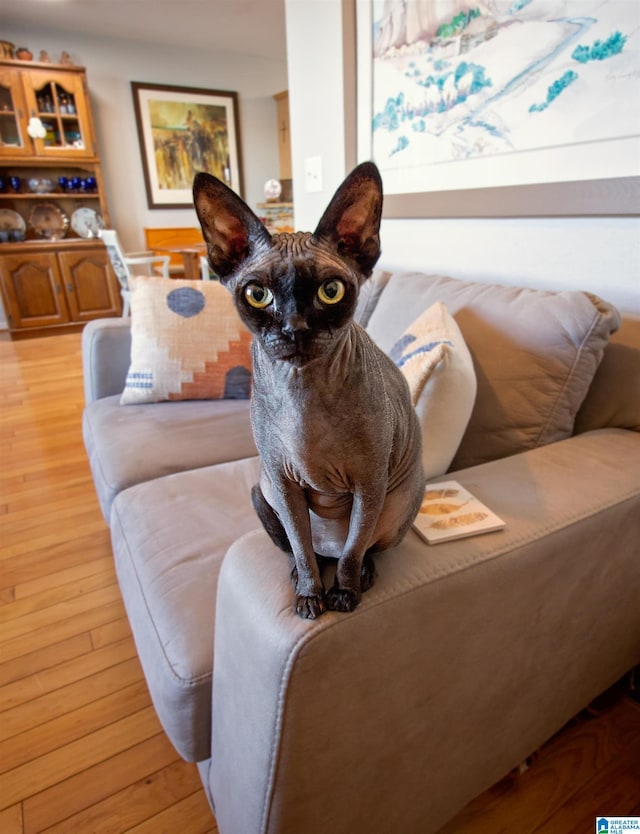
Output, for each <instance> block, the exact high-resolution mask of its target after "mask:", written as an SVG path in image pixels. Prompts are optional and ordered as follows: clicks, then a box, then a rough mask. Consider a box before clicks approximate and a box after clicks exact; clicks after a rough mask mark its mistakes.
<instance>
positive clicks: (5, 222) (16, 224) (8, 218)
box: [0, 209, 27, 232]
mask: <svg viewBox="0 0 640 834" xmlns="http://www.w3.org/2000/svg"><path fill="white" fill-rule="evenodd" d="M26 228H27V224H26V223H25V222H24V217H23V216H22V215H21V214H18V212H17V211H11V209H0V229H2V230H3V231H5V232H15V231H19V232H24V231H26Z"/></svg>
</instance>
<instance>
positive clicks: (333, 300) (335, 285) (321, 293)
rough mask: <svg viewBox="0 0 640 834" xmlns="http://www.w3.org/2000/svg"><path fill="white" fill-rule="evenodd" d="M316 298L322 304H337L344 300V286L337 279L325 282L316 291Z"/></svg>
mask: <svg viewBox="0 0 640 834" xmlns="http://www.w3.org/2000/svg"><path fill="white" fill-rule="evenodd" d="M318 298H319V299H320V301H322V303H323V304H337V303H338V301H342V299H343V298H344V284H343V283H342V281H338V280H337V278H332V279H331V280H330V281H325V282H324V284H321V286H320V288H319V290H318Z"/></svg>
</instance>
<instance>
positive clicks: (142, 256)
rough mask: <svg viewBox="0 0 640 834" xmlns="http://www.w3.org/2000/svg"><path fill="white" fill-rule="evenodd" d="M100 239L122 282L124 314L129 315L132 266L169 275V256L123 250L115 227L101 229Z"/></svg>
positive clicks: (153, 272)
mask: <svg viewBox="0 0 640 834" xmlns="http://www.w3.org/2000/svg"><path fill="white" fill-rule="evenodd" d="M99 235H100V239H101V240H102V242H103V243H104V245H105V247H106V250H107V254H108V256H109V260H110V261H111V266H112V267H113V271H114V272H115V275H116V278H117V279H118V283H119V284H120V295H121V296H122V315H123V317H125V316H128V315H129V313H130V311H131V290H130V287H129V281H130V279H131V277H132V275H133V274H134V273H133V272H132V270H131V269H130V267H132V266H133V267H136V268H137V267H144V268H145V270H146V274H147V275H157V276H162V277H163V278H168V277H169V256H168V255H154V254H153V252H129V253H125V252H123V251H122V246H121V245H120V241H119V240H118V235H117V233H116V232H115V231H114V230H113V229H101V230H100V232H99Z"/></svg>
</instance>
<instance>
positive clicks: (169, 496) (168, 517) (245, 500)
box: [111, 457, 286, 761]
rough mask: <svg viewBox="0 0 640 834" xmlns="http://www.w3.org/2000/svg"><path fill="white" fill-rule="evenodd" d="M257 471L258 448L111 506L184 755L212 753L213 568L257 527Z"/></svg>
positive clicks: (141, 631)
mask: <svg viewBox="0 0 640 834" xmlns="http://www.w3.org/2000/svg"><path fill="white" fill-rule="evenodd" d="M258 474H259V458H257V457H254V458H250V459H247V460H243V461H234V462H231V463H223V464H219V465H218V466H210V467H205V468H202V469H198V470H194V471H192V472H180V473H176V474H174V475H170V476H168V477H166V478H160V479H158V480H155V481H149V482H147V483H143V484H138V485H137V486H134V487H131V488H130V489H127V490H125V491H124V492H121V493H120V495H118V497H117V498H116V500H115V501H114V504H113V508H112V514H111V533H112V542H113V552H114V557H115V565H116V572H117V574H118V581H119V584H120V588H121V591H122V596H123V599H124V604H125V607H126V610H127V616H128V618H129V622H130V623H131V628H132V631H133V634H134V638H135V642H136V648H137V650H138V654H139V656H140V661H141V663H142V667H143V669H144V673H145V677H146V679H147V683H148V686H149V690H150V692H151V697H152V699H153V703H154V706H155V708H156V711H157V713H158V717H159V718H160V721H161V723H162V725H163V727H164V730H165V732H166V733H167V735H168V736H169V739H170V740H171V742H172V743H173V745H174V746H175V748H176V750H177V751H178V753H180V755H181V756H183V757H184V758H185V759H187V760H189V761H201V760H204V759H207V758H208V757H209V755H210V744H211V675H212V668H213V625H214V617H215V605H216V590H217V583H218V573H219V571H220V565H221V563H222V560H223V558H224V555H225V553H226V551H227V549H228V548H229V546H230V545H231V544H232V543H233V542H234V541H235V540H236V539H237V538H238V537H239V536H241V535H243V534H244V533H246V532H249V531H251V530H253V529H256V528H259V527H260V522H259V520H258V518H257V516H256V514H255V512H254V510H253V507H252V506H251V497H250V491H251V487H252V486H253V484H255V483H256V482H257V480H258ZM282 558H283V559H285V561H286V558H285V556H284V555H283V557H282Z"/></svg>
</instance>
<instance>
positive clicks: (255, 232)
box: [193, 173, 271, 283]
mask: <svg viewBox="0 0 640 834" xmlns="http://www.w3.org/2000/svg"><path fill="white" fill-rule="evenodd" d="M193 203H194V205H195V208H196V214H197V215H198V220H199V221H200V225H201V226H202V234H203V235H204V239H205V241H206V243H207V254H208V256H209V264H210V265H211V268H212V269H213V271H214V272H215V273H216V275H217V276H218V277H219V278H220V281H221V282H222V283H226V279H228V277H229V276H230V275H231V274H232V273H233V272H234V271H235V270H236V269H237V268H238V267H239V266H240V264H241V263H242V262H243V261H244V260H245V259H246V258H248V257H249V255H251V254H252V253H253V252H254V251H255V250H256V248H258V247H260V246H270V245H271V236H270V235H269V232H267V230H266V229H265V227H264V226H263V225H262V223H261V222H260V220H258V218H257V217H256V215H255V214H254V213H253V212H252V211H251V209H250V208H249V206H248V205H247V204H246V203H245V202H244V200H242V199H240V197H238V195H237V194H236V193H235V192H234V191H232V190H231V189H230V188H229V187H228V186H226V185H225V184H224V183H223V182H222V181H221V180H219V179H217V178H216V177H212V176H211V174H206V173H199V174H196V176H195V179H194V181H193Z"/></svg>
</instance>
